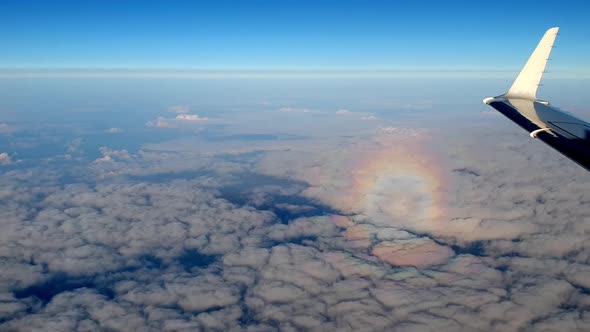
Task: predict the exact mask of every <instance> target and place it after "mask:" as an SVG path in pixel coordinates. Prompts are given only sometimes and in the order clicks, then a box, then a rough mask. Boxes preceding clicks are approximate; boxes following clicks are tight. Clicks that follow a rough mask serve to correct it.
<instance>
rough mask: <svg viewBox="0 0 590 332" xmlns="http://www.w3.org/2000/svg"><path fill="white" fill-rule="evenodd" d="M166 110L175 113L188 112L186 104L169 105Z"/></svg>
mask: <svg viewBox="0 0 590 332" xmlns="http://www.w3.org/2000/svg"><path fill="white" fill-rule="evenodd" d="M168 112H170V113H177V114H183V113H188V112H189V107H188V106H187V105H177V106H170V107H168Z"/></svg>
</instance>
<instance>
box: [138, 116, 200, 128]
mask: <svg viewBox="0 0 590 332" xmlns="http://www.w3.org/2000/svg"><path fill="white" fill-rule="evenodd" d="M207 121H209V118H208V117H200V116H198V115H196V114H185V113H182V114H178V115H177V116H176V117H174V118H165V117H162V116H159V117H158V118H157V119H156V120H150V121H148V122H146V124H145V125H146V126H147V127H154V128H189V127H190V126H189V127H187V125H190V124H195V123H203V122H207Z"/></svg>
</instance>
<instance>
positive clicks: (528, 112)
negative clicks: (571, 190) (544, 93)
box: [483, 28, 590, 171]
mask: <svg viewBox="0 0 590 332" xmlns="http://www.w3.org/2000/svg"><path fill="white" fill-rule="evenodd" d="M558 31H559V28H551V29H549V30H547V32H546V33H545V35H544V36H543V38H542V39H541V41H540V42H539V44H538V45H537V48H535V50H534V51H533V54H532V55H531V57H530V58H529V60H528V61H527V63H526V64H525V66H524V67H523V68H522V70H521V72H520V74H518V76H517V77H516V80H515V81H514V83H513V84H512V86H511V87H510V89H509V90H508V92H506V93H505V94H503V95H500V96H497V97H488V98H485V99H484V100H483V102H484V103H485V104H488V105H490V106H492V107H493V108H495V109H496V110H497V111H498V112H500V113H502V114H504V115H505V116H506V117H507V118H509V119H510V120H512V121H514V122H515V123H516V124H518V125H519V126H521V127H522V128H523V129H524V130H526V131H528V132H529V133H530V136H531V137H532V138H537V139H540V140H541V141H543V142H544V143H546V144H548V145H549V146H551V147H552V148H554V149H555V150H557V151H559V152H561V153H562V154H564V155H565V156H566V157H568V158H570V159H571V160H573V161H575V162H576V163H578V164H579V165H580V166H582V167H584V168H585V169H586V170H588V171H590V124H589V123H587V122H585V121H583V120H580V119H578V118H576V117H575V116H573V115H571V114H569V113H566V112H564V111H561V110H559V109H557V108H555V107H552V106H551V105H550V104H549V102H547V101H542V100H538V99H537V88H538V87H539V84H540V82H541V78H542V77H543V73H544V71H545V66H546V65H547V60H549V54H550V53H551V49H552V48H553V43H554V42H555V38H556V37H557V32H558Z"/></svg>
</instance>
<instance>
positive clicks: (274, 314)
mask: <svg viewBox="0 0 590 332" xmlns="http://www.w3.org/2000/svg"><path fill="white" fill-rule="evenodd" d="M373 130H374V129H373ZM477 130H479V128H477ZM477 130H476V129H474V131H475V132H477ZM492 131H493V130H492ZM449 132H450V133H451V134H449ZM457 133H459V134H460V135H464V136H465V137H468V138H469V139H465V137H463V136H454V135H459V134H457ZM489 135H490V136H489V137H486V136H482V135H481V133H480V135H479V136H478V135H474V134H473V133H470V132H468V130H467V132H463V131H461V132H459V131H457V132H455V131H445V132H444V135H442V134H441V133H440V132H436V131H433V130H424V129H411V128H403V127H382V128H380V129H377V131H376V135H375V136H373V137H371V136H369V135H367V137H363V138H362V139H356V140H352V141H347V140H346V139H347V138H343V139H342V140H340V141H336V140H330V141H328V142H326V141H321V142H317V144H314V143H316V141H313V142H309V143H307V144H305V145H297V144H295V143H293V145H291V146H289V145H288V144H287V143H284V142H283V144H287V145H281V148H280V149H271V148H270V145H267V146H262V148H260V149H259V155H257V158H254V160H252V158H251V154H245V155H240V154H235V155H232V156H231V158H230V159H224V158H223V156H221V155H220V154H215V153H214V152H212V153H211V154H204V153H201V152H199V151H197V152H195V151H193V152H190V151H183V150H180V149H178V150H176V151H169V152H158V151H139V152H136V153H130V152H128V151H126V150H113V149H108V148H106V147H103V148H101V149H100V151H101V153H102V156H103V157H102V158H107V157H108V158H109V162H97V163H92V164H91V165H84V166H80V167H79V168H72V169H69V170H68V171H70V172H71V174H84V177H83V178H90V179H92V180H91V181H89V182H90V183H88V184H84V183H83V182H82V181H79V183H70V184H63V182H62V181H63V179H62V176H63V170H62V169H61V168H58V167H57V166H52V165H48V166H45V165H44V167H43V168H42V169H41V168H40V167H36V168H30V169H26V170H16V171H11V172H6V173H2V174H0V220H2V227H3V228H2V232H0V255H1V256H2V264H3V265H2V271H3V272H2V273H1V274H0V321H2V323H0V330H19V329H20V330H22V329H37V330H42V329H53V330H71V329H76V328H77V329H87V330H109V329H110V330H167V329H168V330H182V329H186V330H207V329H218V330H232V329H233V330H239V329H244V330H247V329H249V330H257V329H258V330H276V329H285V330H288V329H291V330H297V329H301V330H305V329H318V330H339V331H340V330H342V331H347V330H406V331H414V330H421V329H422V330H424V329H428V328H432V329H441V330H443V329H444V330H485V331H517V330H535V329H542V328H549V329H568V328H570V327H576V326H578V327H579V326H586V325H585V324H587V323H588V321H587V318H585V315H584V312H585V311H586V309H587V308H588V303H590V296H589V295H588V294H587V291H586V288H588V287H589V286H588V285H590V278H588V277H586V276H587V275H588V273H589V271H590V268H589V264H588V257H590V250H589V249H588V248H587V245H586V244H587V242H588V226H587V223H588V216H589V215H590V214H589V210H588V206H587V204H586V203H587V202H588V199H589V197H588V194H587V188H588V184H589V183H588V181H590V180H587V178H586V177H584V176H585V175H586V174H585V173H584V172H583V171H582V170H579V171H578V170H577V169H576V168H575V167H574V166H575V165H572V166H571V167H568V166H567V165H568V164H566V163H565V160H563V159H560V158H559V157H555V158H553V157H552V156H551V155H550V154H547V152H550V150H544V149H543V148H542V146H536V145H534V144H535V142H534V141H533V142H530V141H527V140H526V139H525V140H523V141H521V140H520V138H521V137H520V136H511V135H510V134H506V133H504V132H498V131H495V132H491V133H490V134H489ZM524 136H525V137H526V133H525V134H524ZM432 137H434V139H432ZM491 137H493V138H494V139H490V138H491ZM213 147H216V146H214V145H213ZM439 149H440V150H439ZM214 150H216V149H215V148H212V149H211V151H214ZM249 151H250V150H249ZM437 153H440V154H439V156H440V155H442V156H441V157H436V156H437ZM539 161H543V162H539ZM60 166H61V165H60ZM548 170H551V171H548ZM539 174H543V176H542V177H543V179H541V180H540V178H539ZM107 175H109V176H107ZM111 175H112V176H111ZM582 175H584V176H582ZM252 178H253V179H255V181H252V182H249V183H247V184H244V182H243V179H252ZM151 179H154V181H153V182H150V180H151ZM265 181H270V183H271V184H268V183H265ZM273 181H274V182H273ZM277 182H278V183H277ZM283 182H284V183H283ZM435 194H444V195H442V196H441V197H444V200H440V201H439V200H437V198H436V197H435V196H432V195H435ZM408 197H409V198H408ZM433 204H434V205H435V206H436V207H437V208H436V209H434V210H433V209H431V208H432V205H433ZM314 211H315V212H316V213H315V215H314ZM336 213H338V214H337V215H334V214H336ZM300 214H304V215H306V217H301V215H300ZM278 215H280V217H281V218H280V219H279V218H278V217H279V216H278ZM307 215H309V216H307ZM556 220H557V221H559V222H556ZM418 234H419V235H418ZM55 285H57V286H55ZM31 286H33V287H32V288H29V287H31ZM39 289H43V290H52V291H55V292H56V294H55V296H53V297H52V298H51V299H45V300H44V301H41V300H38V299H35V298H34V297H33V296H32V295H35V294H34V293H35V290H39ZM23 290H27V291H29V292H31V296H25V295H23V294H25V292H24V291H23ZM15 294H16V295H15ZM17 295H18V296H17ZM37 295H39V294H38V293H37Z"/></svg>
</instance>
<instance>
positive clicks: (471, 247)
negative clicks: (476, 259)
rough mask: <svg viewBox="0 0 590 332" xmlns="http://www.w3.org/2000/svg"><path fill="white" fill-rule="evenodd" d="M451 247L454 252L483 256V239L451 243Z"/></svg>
mask: <svg viewBox="0 0 590 332" xmlns="http://www.w3.org/2000/svg"><path fill="white" fill-rule="evenodd" d="M451 249H453V251H455V254H457V255H460V254H470V255H473V256H485V242H484V241H474V242H471V243H467V244H466V245H463V246H459V245H452V246H451Z"/></svg>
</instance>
